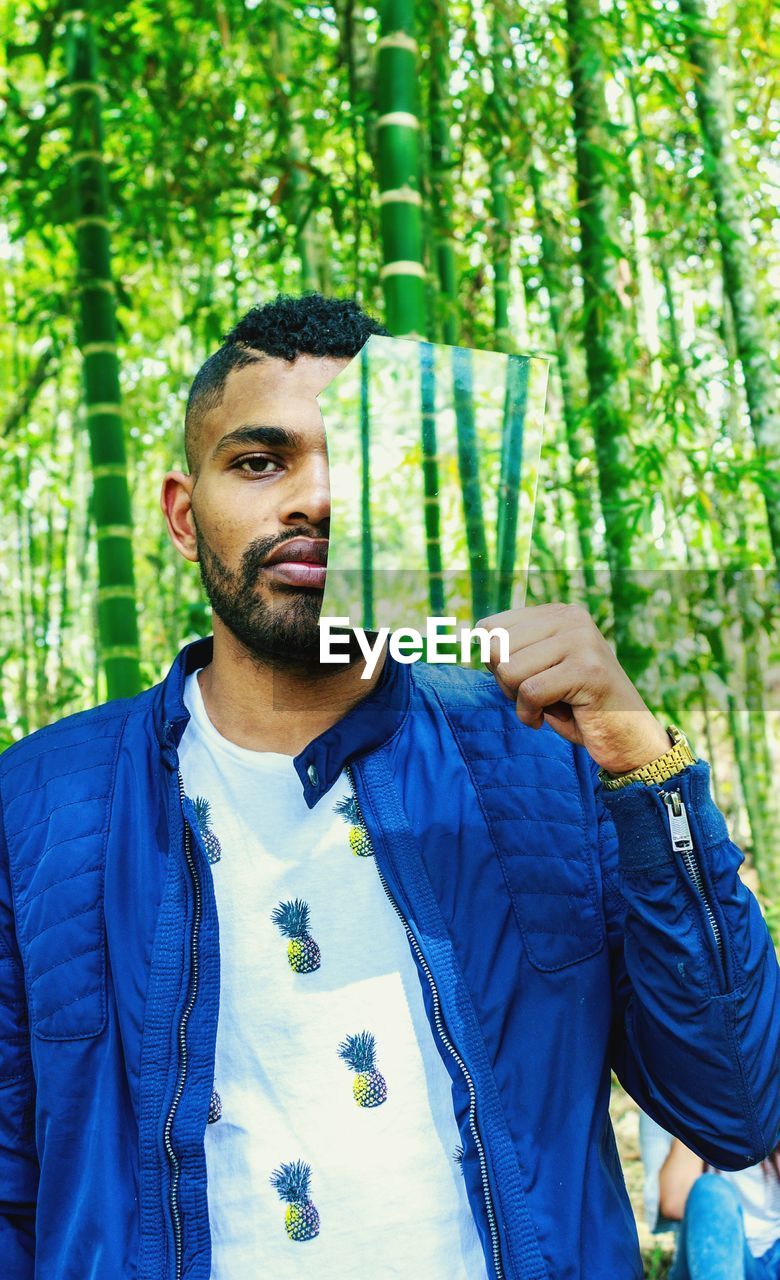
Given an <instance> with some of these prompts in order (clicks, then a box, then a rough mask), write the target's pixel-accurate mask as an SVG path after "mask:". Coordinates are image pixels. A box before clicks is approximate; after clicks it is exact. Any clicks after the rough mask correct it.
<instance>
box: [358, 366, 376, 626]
mask: <svg viewBox="0 0 780 1280" xmlns="http://www.w3.org/2000/svg"><path fill="white" fill-rule="evenodd" d="M370 446H371V405H370V403H369V367H368V352H367V351H366V348H365V347H363V348H362V349H361V352H360V530H361V543H360V577H361V583H362V590H363V626H364V628H365V629H366V630H371V629H372V628H373V626H374V547H373V539H372V532H371V453H370Z"/></svg>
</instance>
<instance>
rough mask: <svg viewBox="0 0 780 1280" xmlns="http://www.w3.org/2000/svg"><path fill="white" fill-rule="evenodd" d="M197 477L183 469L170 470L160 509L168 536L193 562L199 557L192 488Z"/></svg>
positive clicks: (186, 558) (161, 495)
mask: <svg viewBox="0 0 780 1280" xmlns="http://www.w3.org/2000/svg"><path fill="white" fill-rule="evenodd" d="M194 485H195V477H194V476H188V475H185V473H184V472H183V471H169V472H168V474H167V475H166V476H165V478H164V480H163V482H162V488H161V490H160V509H161V510H162V513H163V515H164V516H165V523H166V524H167V526H168V536H169V538H170V540H171V542H172V543H173V545H174V546H175V548H176V550H177V551H178V552H179V554H180V555H183V556H184V559H185V560H191V561H192V562H193V563H196V562H197V559H198V545H197V539H196V537H195V521H194V519H193V515H192V490H193V487H194Z"/></svg>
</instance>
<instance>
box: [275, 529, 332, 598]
mask: <svg viewBox="0 0 780 1280" xmlns="http://www.w3.org/2000/svg"><path fill="white" fill-rule="evenodd" d="M327 560H328V542H327V539H326V538H317V539H315V538H291V539H290V541H289V542H284V543H282V545H281V546H280V547H277V548H276V550H275V551H272V552H271V554H270V555H269V557H268V559H267V560H266V562H265V564H264V565H263V568H264V569H265V570H266V571H267V572H268V574H269V576H270V577H271V578H273V579H274V581H276V582H282V583H285V584H286V585H287V586H292V587H318V588H320V589H321V588H323V587H324V586H325V565H326V564H327Z"/></svg>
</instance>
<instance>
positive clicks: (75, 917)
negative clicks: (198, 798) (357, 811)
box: [0, 640, 780, 1280]
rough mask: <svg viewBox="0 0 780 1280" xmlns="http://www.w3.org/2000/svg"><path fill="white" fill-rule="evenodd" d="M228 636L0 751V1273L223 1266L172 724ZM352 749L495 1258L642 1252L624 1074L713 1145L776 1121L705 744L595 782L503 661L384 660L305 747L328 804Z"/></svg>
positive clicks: (616, 1276)
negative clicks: (697, 755) (492, 664)
mask: <svg viewBox="0 0 780 1280" xmlns="http://www.w3.org/2000/svg"><path fill="white" fill-rule="evenodd" d="M210 656H211V642H210V641H208V640H206V641H199V642H197V643H196V644H194V645H190V646H188V647H187V648H186V649H184V650H183V651H182V653H181V654H180V655H179V657H178V658H177V659H176V662H175V663H174V666H173V667H172V669H171V672H170V673H169V675H168V677H167V678H166V679H165V680H164V681H163V682H162V683H161V684H160V685H157V686H155V688H153V689H150V690H148V691H146V692H144V693H142V694H141V695H139V696H138V697H137V698H134V699H132V700H127V701H117V702H112V703H108V704H107V705H105V706H102V707H99V708H97V709H95V710H92V711H87V712H83V713H81V714H79V715H75V716H71V717H69V718H68V719H65V720H62V721H60V722H59V723H57V724H54V725H51V726H50V727H48V728H46V729H43V730H41V731H40V732H38V733H35V734H33V735H31V736H30V737H28V738H26V739H24V740H23V741H22V742H19V743H17V744H15V745H14V746H13V747H11V748H10V749H9V750H8V751H7V752H5V754H4V755H3V757H2V759H0V803H1V807H2V824H3V832H2V840H1V841H0V1259H2V1264H1V1269H2V1275H3V1277H4V1280H29V1278H30V1277H33V1276H35V1277H40V1278H41V1280H91V1278H94V1280H118V1278H119V1277H128V1278H132V1280H178V1277H180V1276H181V1277H187V1280H207V1277H208V1276H209V1271H210V1238H209V1222H208V1210H207V1201H206V1164H205V1157H204V1133H205V1127H206V1121H207V1115H208V1110H209V1100H210V1095H211V1090H212V1086H213V1069H214V1044H215V1038H216V1029H217V1013H218V1005H219V983H220V976H219V942H218V934H217V916H216V909H215V902H214V892H213V887H212V881H211V872H210V867H209V862H208V858H207V857H206V854H205V851H204V849H203V847H202V843H201V840H200V837H199V834H198V825H197V821H196V819H195V815H194V810H193V806H192V804H191V802H190V800H189V798H187V797H186V796H184V793H183V788H182V787H181V784H180V781H179V776H178V761H177V744H178V742H179V740H180V738H181V734H182V732H183V730H184V726H185V724H186V721H187V719H188V716H187V712H186V709H185V707H184V704H183V701H182V690H183V683H184V678H185V675H186V673H187V672H188V671H190V670H194V669H195V668H196V667H199V666H202V665H204V664H205V663H207V662H208V661H209V660H210ZM346 765H349V767H350V768H351V772H352V777H353V781H354V785H355V788H356V791H357V795H358V799H359V802H360V806H361V810H362V813H363V816H364V820H365V823H366V826H367V829H368V833H369V835H370V838H371V840H372V843H373V847H374V851H375V855H376V863H377V869H378V871H379V873H380V875H381V877H382V879H383V882H384V884H385V887H386V890H387V893H388V896H389V898H390V901H391V903H392V905H393V907H394V908H395V910H396V911H397V912H398V914H399V916H400V917H401V919H402V921H403V923H404V926H405V928H406V930H407V933H408V938H409V945H410V947H411V949H412V953H413V955H414V957H415V960H416V962H417V965H418V968H419V975H420V984H421V991H422V998H423V999H424V1001H425V1006H426V1009H427V1012H428V1015H429V1018H430V1023H431V1028H432V1034H433V1035H434V1037H435V1039H436V1043H437V1045H438V1047H439V1050H440V1052H441V1054H442V1057H443V1059H444V1061H445V1063H446V1064H447V1067H448V1070H449V1072H450V1074H451V1077H452V1090H453V1105H454V1110H455V1114H456V1118H457V1121H458V1125H459V1128H460V1132H461V1135H462V1145H463V1148H464V1153H465V1154H464V1158H463V1168H464V1175H465V1179H466V1185H467V1189H468V1194H469V1199H470V1203H471V1206H472V1209H473V1212H474V1217H475V1220H476V1222H477V1226H478V1229H479V1232H480V1235H481V1238H482V1240H483V1244H484V1248H485V1256H486V1260H487V1268H488V1274H489V1275H490V1276H491V1278H494V1277H495V1278H498V1280H542V1278H543V1277H551V1278H553V1277H554V1280H607V1278H608V1280H633V1278H634V1277H639V1276H641V1265H640V1260H639V1250H638V1245H637V1237H636V1230H635V1226H634V1221H633V1216H632V1213H631V1208H630V1204H629V1201H628V1197H627V1195H626V1190H625V1187H624V1183H623V1177H622V1174H621V1169H620V1164H619V1160H618V1155H617V1151H616V1148H615V1140H614V1137H613V1133H612V1128H611V1125H610V1121H609V1116H608V1110H607V1108H608V1103H609V1094H610V1068H614V1070H615V1072H616V1073H617V1075H618V1077H619V1078H620V1080H621V1081H622V1082H623V1084H624V1085H625V1087H626V1088H627V1089H628V1091H629V1092H630V1093H631V1094H632V1095H633V1097H634V1098H635V1099H636V1100H637V1101H638V1102H639V1103H640V1105H641V1106H642V1107H644V1108H645V1110H647V1111H648V1112H649V1113H650V1114H651V1115H652V1116H653V1117H655V1119H657V1120H658V1121H659V1122H660V1123H661V1124H662V1125H663V1126H664V1127H665V1128H666V1129H669V1130H671V1132H673V1133H676V1134H679V1135H680V1137H681V1138H682V1139H683V1140H684V1141H685V1142H686V1143H688V1144H689V1145H690V1146H691V1147H693V1149H694V1150H695V1151H697V1152H698V1153H699V1154H701V1155H702V1156H703V1157H704V1158H705V1159H706V1160H708V1161H710V1162H711V1163H713V1164H715V1165H719V1166H721V1167H723V1168H739V1167H743V1166H746V1165H748V1164H752V1163H755V1162H757V1161H759V1160H761V1159H762V1158H763V1157H764V1156H765V1155H766V1154H767V1152H768V1151H769V1150H770V1149H771V1148H772V1147H773V1146H774V1145H775V1143H776V1142H777V1139H778V1129H779V1128H780V1103H779V1099H778V1088H777V1060H778V1038H779V1037H778V1032H779V1030H780V1019H779V1018H778V1011H777V991H778V967H777V963H776V960H775V956H774V952H773V948H772V945H771V941H770V938H769V935H768V933H767V930H766V928H765V926H764V923H763V921H762V919H761V915H760V913H759V910H758V907H757V904H756V902H755V900H754V899H753V898H752V897H751V895H750V893H749V892H748V890H747V889H746V888H745V887H744V886H743V885H742V884H741V882H740V880H739V879H738V876H737V868H738V866H739V864H740V863H741V861H742V855H741V853H740V851H739V850H738V849H737V848H736V847H735V845H734V844H733V843H731V841H730V840H729V837H728V832H727V829H726V824H725V822H724V820H723V817H722V816H721V814H720V812H719V811H718V809H717V808H716V807H715V805H714V804H713V802H712V800H711V798H710V792H709V766H708V765H707V763H706V762H705V761H703V760H699V761H697V763H696V764H695V765H693V766H690V767H689V768H688V769H686V770H684V771H683V772H681V773H680V774H679V775H677V777H676V778H674V779H671V780H670V781H669V782H668V783H665V784H664V785H663V786H662V787H654V786H646V785H644V784H641V783H635V784H632V785H631V786H629V787H626V788H624V789H622V790H619V791H616V792H604V790H603V788H602V787H601V786H600V784H599V783H598V780H597V776H596V765H595V764H594V762H593V761H592V760H591V758H590V757H589V756H588V754H587V753H586V752H585V750H584V749H582V748H580V747H572V746H571V745H569V744H567V743H566V742H565V741H564V740H562V739H561V738H560V737H558V736H557V735H556V734H555V733H554V732H553V731H552V730H551V729H550V728H549V727H547V726H545V727H543V728H542V729H541V730H539V731H536V732H534V731H532V730H530V729H528V728H526V727H525V726H523V725H521V724H520V722H519V721H518V720H517V718H516V715H515V712H514V707H513V706H512V704H511V703H510V702H509V701H508V700H507V699H506V698H505V697H504V695H503V694H502V693H501V692H500V690H499V689H498V687H497V685H496V683H495V681H494V680H493V678H492V676H490V675H487V674H476V673H473V672H468V671H462V670H458V669H453V668H446V667H435V668H434V667H425V666H423V665H422V664H417V665H416V666H413V667H410V666H402V665H399V664H396V663H392V662H390V660H389V659H388V665H387V667H386V669H385V672H384V675H383V678H382V681H381V682H380V684H379V686H378V687H377V689H376V690H375V691H374V693H373V694H372V695H371V696H370V697H369V698H368V699H366V700H365V701H364V702H362V703H361V704H360V705H359V706H358V707H356V708H354V709H353V710H352V711H351V712H350V713H349V714H348V715H347V716H346V717H345V718H344V719H342V720H341V721H339V723H337V724H336V725H334V726H333V727H332V728H331V729H329V730H328V731H327V732H326V733H324V734H322V735H321V736H320V737H319V738H317V739H315V740H314V741H313V742H312V743H311V744H310V745H309V746H308V747H307V748H306V749H305V751H303V752H302V753H301V754H300V755H299V756H297V757H296V759H295V768H296V770H297V772H298V774H299V776H300V779H301V785H302V788H303V791H304V794H305V797H306V801H307V803H308V804H309V806H313V805H315V804H317V803H318V801H319V800H320V799H321V798H322V797H323V796H324V795H325V794H326V792H327V791H328V789H329V788H330V787H331V786H332V785H333V783H334V781H335V780H336V778H337V777H338V775H339V773H340V771H341V770H342V768H344V767H345V766H346ZM674 793H676V795H674ZM664 795H666V797H667V799H665V798H664ZM670 804H673V807H674V808H675V809H676V810H678V811H679V814H680V815H681V817H678V818H677V819H676V820H675V821H676V822H677V824H678V826H675V837H676V839H677V840H678V841H679V842H680V847H678V848H675V847H673V843H672V838H671V827H670V821H669V814H670V808H669V805H670ZM686 814H687V819H688V823H689V827H690V831H691V836H692V841H691V844H692V847H691V848H689V849H688V848H686V847H685V845H686V841H685V839H682V840H681V837H680V831H679V829H678V827H679V822H681V821H682V822H684V818H685V815H686ZM36 1209H37V1223H38V1229H37V1236H36V1230H35V1222H36ZM247 1211H248V1212H251V1206H247ZM260 1273H262V1258H259V1259H258V1274H260ZM421 1280H424V1278H421Z"/></svg>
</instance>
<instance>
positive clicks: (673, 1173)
mask: <svg viewBox="0 0 780 1280" xmlns="http://www.w3.org/2000/svg"><path fill="white" fill-rule="evenodd" d="M640 1142H641V1148H642V1160H643V1163H644V1166H645V1213H646V1217H647V1222H648V1225H649V1226H650V1229H651V1230H652V1231H655V1232H658V1231H667V1230H674V1231H675V1233H676V1235H677V1249H676V1253H675V1258H674V1262H673V1264H672V1269H671V1271H670V1273H669V1280H777V1278H778V1277H780V1147H777V1148H775V1150H774V1151H773V1152H772V1154H771V1156H770V1157H769V1158H768V1159H767V1160H764V1161H763V1162H762V1163H761V1164H757V1165H752V1166H751V1167H750V1168H748V1169H741V1170H739V1171H738V1172H724V1171H721V1170H720V1169H715V1168H713V1167H712V1166H711V1165H708V1164H707V1163H706V1162H705V1161H703V1160H702V1159H701V1158H700V1157H699V1156H697V1155H696V1154H695V1152H693V1151H691V1150H690V1148H689V1147H686V1146H685V1144H684V1143H683V1142H681V1141H680V1139H679V1138H673V1137H672V1135H671V1134H669V1133H667V1132H666V1131H665V1130H664V1129H662V1128H661V1127H660V1125H658V1124H656V1123H655V1121H653V1120H651V1119H650V1117H649V1116H647V1115H645V1114H644V1113H642V1115H641V1117H640Z"/></svg>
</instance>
